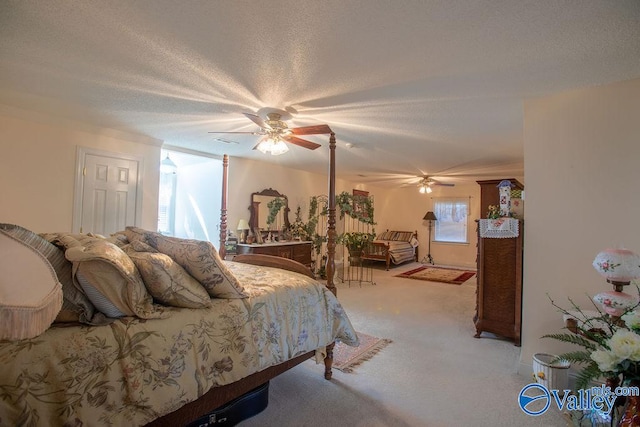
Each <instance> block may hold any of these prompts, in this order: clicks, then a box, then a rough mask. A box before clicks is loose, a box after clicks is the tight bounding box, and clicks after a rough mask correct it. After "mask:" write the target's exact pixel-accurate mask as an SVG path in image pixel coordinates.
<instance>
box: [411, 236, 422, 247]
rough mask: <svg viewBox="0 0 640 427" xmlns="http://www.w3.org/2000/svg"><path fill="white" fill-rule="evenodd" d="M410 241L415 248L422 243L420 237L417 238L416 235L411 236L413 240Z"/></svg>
mask: <svg viewBox="0 0 640 427" xmlns="http://www.w3.org/2000/svg"><path fill="white" fill-rule="evenodd" d="M409 243H410V244H411V246H413V247H414V248H417V247H418V245H419V244H420V242H419V241H418V239H416V237H415V236H412V237H411V240H409Z"/></svg>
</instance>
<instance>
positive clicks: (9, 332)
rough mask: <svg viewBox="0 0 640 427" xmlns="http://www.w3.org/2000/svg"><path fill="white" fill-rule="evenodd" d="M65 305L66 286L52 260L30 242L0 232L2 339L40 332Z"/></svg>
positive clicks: (0, 331) (0, 333) (19, 338)
mask: <svg viewBox="0 0 640 427" xmlns="http://www.w3.org/2000/svg"><path fill="white" fill-rule="evenodd" d="M0 231H1V230H0ZM61 308H62V285H61V284H60V282H58V277H57V276H56V272H55V271H54V270H53V267H52V266H51V264H50V263H49V261H47V259H46V258H45V257H44V255H42V254H41V253H40V252H38V251H36V250H35V249H33V248H32V247H31V246H29V245H27V244H26V243H24V242H22V241H20V240H18V239H16V238H15V237H13V236H11V235H9V234H7V233H4V232H0V340H11V341H15V340H21V339H27V338H34V337H36V336H38V335H40V334H41V333H43V332H44V331H46V330H47V329H48V328H49V326H51V324H52V323H53V321H54V320H55V318H56V316H57V315H58V312H59V311H60V309H61Z"/></svg>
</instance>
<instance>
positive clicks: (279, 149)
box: [271, 139, 289, 156]
mask: <svg viewBox="0 0 640 427" xmlns="http://www.w3.org/2000/svg"><path fill="white" fill-rule="evenodd" d="M287 151H289V147H287V144H286V143H285V142H284V141H283V140H281V139H278V140H277V141H275V142H274V143H273V146H272V147H271V155H272V156H279V155H280V154H284V153H286V152H287Z"/></svg>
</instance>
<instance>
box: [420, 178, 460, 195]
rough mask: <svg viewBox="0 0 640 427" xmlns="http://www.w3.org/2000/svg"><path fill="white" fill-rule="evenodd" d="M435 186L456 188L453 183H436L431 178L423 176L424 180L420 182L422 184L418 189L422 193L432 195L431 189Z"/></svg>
mask: <svg viewBox="0 0 640 427" xmlns="http://www.w3.org/2000/svg"><path fill="white" fill-rule="evenodd" d="M435 185H441V186H443V187H453V186H455V184H451V183H447V182H440V181H436V180H435V179H433V178H430V177H429V176H423V177H422V179H421V180H420V182H419V183H418V188H419V191H420V192H421V193H423V194H424V193H431V192H432V191H433V189H432V188H431V187H432V186H435Z"/></svg>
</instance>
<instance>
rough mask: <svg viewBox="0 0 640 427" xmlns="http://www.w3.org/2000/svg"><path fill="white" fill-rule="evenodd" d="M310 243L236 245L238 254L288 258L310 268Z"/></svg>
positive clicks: (311, 245) (311, 244)
mask: <svg viewBox="0 0 640 427" xmlns="http://www.w3.org/2000/svg"><path fill="white" fill-rule="evenodd" d="M312 247H313V243H312V242H298V241H290V242H275V243H262V244H258V243H253V244H242V243H240V244H238V247H237V251H238V254H262V255H273V256H278V257H281V258H289V259H292V260H294V261H298V262H299V263H300V264H303V265H305V266H307V267H309V268H311V249H312Z"/></svg>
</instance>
